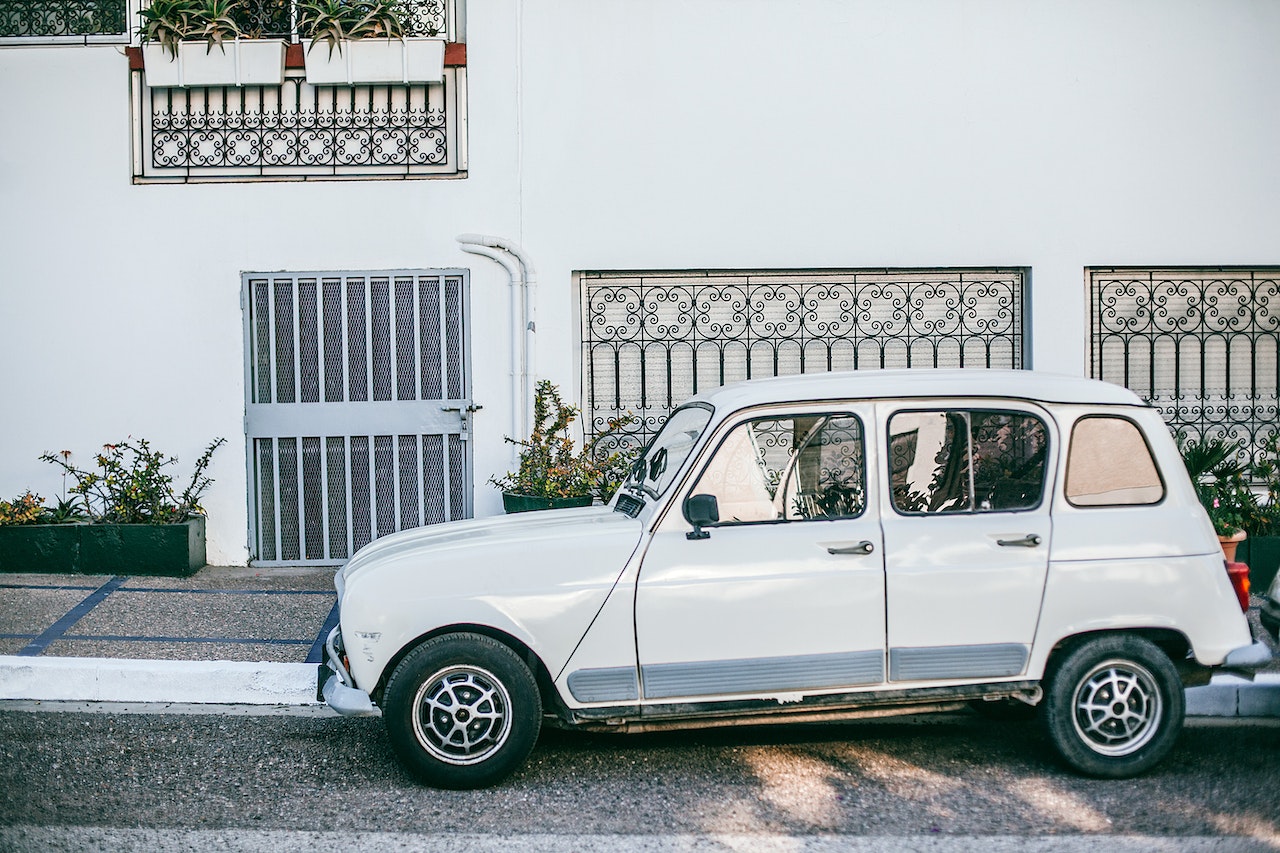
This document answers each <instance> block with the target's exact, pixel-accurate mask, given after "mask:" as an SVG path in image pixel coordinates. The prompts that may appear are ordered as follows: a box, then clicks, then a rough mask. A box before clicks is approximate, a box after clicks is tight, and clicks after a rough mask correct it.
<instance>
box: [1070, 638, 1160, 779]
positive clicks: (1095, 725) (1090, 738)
mask: <svg viewBox="0 0 1280 853" xmlns="http://www.w3.org/2000/svg"><path fill="white" fill-rule="evenodd" d="M1072 706H1073V708H1074V722H1075V727H1076V734H1078V735H1079V736H1080V738H1081V740H1083V741H1084V742H1085V744H1086V745H1087V746H1088V747H1089V748H1090V749H1092V750H1093V751H1094V752H1096V753H1098V754H1100V755H1108V756H1121V755H1129V754H1131V753H1133V752H1136V751H1138V750H1139V749H1141V748H1142V747H1143V746H1144V745H1145V744H1146V743H1147V742H1148V741H1150V740H1151V739H1152V738H1153V737H1155V735H1156V732H1157V731H1159V728H1160V717H1161V712H1162V710H1163V707H1164V705H1163V702H1162V700H1161V698H1160V690H1159V688H1157V687H1156V680H1155V677H1154V676H1152V675H1151V673H1150V672H1149V671H1148V670H1147V669H1146V668H1145V667H1143V666H1140V665H1139V664H1136V663H1134V662H1133V661H1126V660H1113V661H1107V662H1106V663H1102V664H1099V665H1098V666H1096V667H1094V668H1093V669H1092V670H1091V671H1090V672H1089V674H1088V675H1086V676H1085V677H1084V678H1082V679H1080V684H1079V686H1078V687H1076V692H1075V697H1074V700H1073V702H1072Z"/></svg>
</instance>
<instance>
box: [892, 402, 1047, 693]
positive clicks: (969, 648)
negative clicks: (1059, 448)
mask: <svg viewBox="0 0 1280 853" xmlns="http://www.w3.org/2000/svg"><path fill="white" fill-rule="evenodd" d="M877 414H878V417H879V422H880V424H881V429H882V435H883V436H884V444H883V445H882V448H881V449H882V451H883V453H882V456H881V462H880V465H881V471H880V474H881V477H882V479H883V481H884V485H883V487H882V488H883V493H882V496H881V499H882V503H883V506H884V512H883V528H884V538H885V592H886V621H887V624H886V633H887V645H888V656H889V680H890V681H891V682H895V683H901V682H918V681H963V680H970V679H977V680H989V679H1001V678H1009V677H1015V676H1018V675H1021V674H1022V673H1023V672H1024V671H1025V669H1026V665H1027V660H1028V657H1029V654H1030V649H1031V644H1032V641H1033V639H1034V637H1035V631H1036V624H1037V621H1038V618H1039V615H1040V606H1041V602H1042V600H1043V596H1044V586H1045V578H1046V574H1047V570H1048V556H1049V543H1050V538H1051V536H1052V520H1051V518H1050V513H1049V508H1050V503H1051V502H1050V500H1049V496H1050V495H1051V494H1052V482H1051V480H1052V464H1051V461H1052V460H1053V459H1054V456H1053V454H1052V453H1051V447H1050V445H1051V443H1053V442H1054V441H1055V440H1056V436H1055V435H1054V433H1053V429H1054V428H1053V421H1052V419H1051V418H1050V417H1049V415H1048V414H1047V413H1046V412H1045V411H1044V410H1042V409H1040V408H1038V407H1035V406H1033V405H1030V404H1027V403H1020V402H1012V401H998V402H981V403H976V402H974V401H943V402H940V403H932V402H931V403H929V404H924V405H921V404H903V403H896V404H891V403H881V404H879V405H878V406H877Z"/></svg>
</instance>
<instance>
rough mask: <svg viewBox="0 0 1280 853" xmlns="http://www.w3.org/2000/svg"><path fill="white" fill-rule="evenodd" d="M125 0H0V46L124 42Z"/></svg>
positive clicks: (126, 35)
mask: <svg viewBox="0 0 1280 853" xmlns="http://www.w3.org/2000/svg"><path fill="white" fill-rule="evenodd" d="M129 5H130V4H129V3H128V0H0V45H43V44H85V45H88V44H127V43H128V42H129V30H130V23H131V22H130V20H129V12H130V8H129Z"/></svg>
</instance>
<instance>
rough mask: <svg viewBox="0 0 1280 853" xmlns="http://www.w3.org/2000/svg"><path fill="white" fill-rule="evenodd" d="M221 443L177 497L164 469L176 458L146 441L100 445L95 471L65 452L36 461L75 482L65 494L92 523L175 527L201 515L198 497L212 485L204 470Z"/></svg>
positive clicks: (218, 441) (201, 460)
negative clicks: (74, 500) (58, 469)
mask: <svg viewBox="0 0 1280 853" xmlns="http://www.w3.org/2000/svg"><path fill="white" fill-rule="evenodd" d="M225 443H226V439H225V438H219V439H216V440H215V441H213V442H212V443H210V444H209V446H208V447H207V448H206V449H205V451H204V453H203V454H202V455H201V456H200V458H199V459H198V460H197V461H196V465H195V470H194V472H193V473H192V475H191V481H190V482H189V483H188V485H187V487H186V488H185V489H183V491H182V492H181V493H178V492H176V491H175V490H174V485H173V477H172V476H170V474H169V472H168V470H167V469H168V468H169V467H170V466H172V465H176V464H177V463H178V460H177V459H176V458H175V457H172V456H169V457H166V456H165V455H164V454H163V453H160V452H158V451H153V450H152V449H151V445H150V443H148V442H147V440H146V439H139V440H138V441H136V442H131V441H128V440H125V441H121V442H118V443H116V444H107V445H103V448H102V452H101V453H99V454H98V455H97V457H96V460H95V461H96V463H97V471H87V470H83V469H81V468H78V467H76V466H75V465H73V464H72V463H71V459H70V457H71V454H70V453H69V452H67V451H63V452H62V453H60V454H57V455H54V454H52V453H46V454H44V455H43V456H41V457H40V458H41V459H43V460H44V461H45V462H49V463H51V464H54V465H57V466H58V467H60V468H61V469H62V470H63V473H64V474H65V475H66V476H70V477H71V478H72V479H73V480H75V485H73V486H72V487H71V488H70V489H68V491H69V492H70V493H71V494H72V495H75V496H76V497H77V498H78V499H79V501H80V507H81V508H82V509H83V511H84V513H85V515H86V516H87V517H88V518H89V520H90V521H92V522H94V523H96V524H103V523H112V524H177V523H179V522H182V521H186V520H187V519H188V518H190V517H192V516H193V515H198V514H201V513H203V512H204V510H203V509H202V508H201V507H200V497H201V495H203V494H204V492H205V490H206V489H208V488H209V486H210V485H211V484H212V483H213V480H212V479H211V478H210V477H208V476H207V475H206V474H205V470H206V469H207V468H208V467H209V461H210V460H211V459H212V457H213V452H214V451H215V450H217V449H218V448H219V447H221V446H222V445H223V444H225ZM60 509H61V506H60Z"/></svg>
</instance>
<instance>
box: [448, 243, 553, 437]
mask: <svg viewBox="0 0 1280 853" xmlns="http://www.w3.org/2000/svg"><path fill="white" fill-rule="evenodd" d="M457 240H458V243H459V244H460V245H461V246H462V251H464V252H470V253H471V254H473V255H480V256H481V257H485V258H489V259H490V260H493V261H496V262H498V263H499V264H502V266H503V268H504V269H506V271H507V275H508V276H509V277H510V280H511V333H512V336H511V396H512V403H511V437H512V438H515V439H524V438H527V437H528V436H529V432H530V431H531V430H532V427H533V414H532V409H533V382H534V376H535V375H536V371H535V370H534V359H535V354H536V348H535V346H534V339H533V335H534V331H535V329H536V326H535V322H534V306H535V304H536V301H535V296H536V294H537V283H538V279H537V274H536V273H535V272H534V269H533V264H531V263H530V262H529V257H528V255H526V254H525V253H524V250H522V249H521V248H520V247H519V246H517V245H516V244H515V243H512V242H511V241H509V240H503V239H501V238H499V237H489V236H487V235H484V234H459V235H458V237H457ZM517 340H519V341H520V346H519V347H517V346H516V341H517ZM517 350H518V355H519V362H520V364H519V369H518V370H517V367H516V360H517ZM516 452H517V455H518V451H516Z"/></svg>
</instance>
